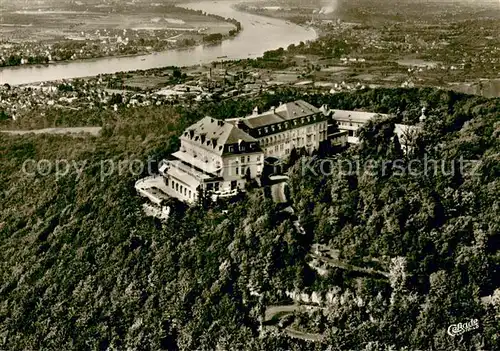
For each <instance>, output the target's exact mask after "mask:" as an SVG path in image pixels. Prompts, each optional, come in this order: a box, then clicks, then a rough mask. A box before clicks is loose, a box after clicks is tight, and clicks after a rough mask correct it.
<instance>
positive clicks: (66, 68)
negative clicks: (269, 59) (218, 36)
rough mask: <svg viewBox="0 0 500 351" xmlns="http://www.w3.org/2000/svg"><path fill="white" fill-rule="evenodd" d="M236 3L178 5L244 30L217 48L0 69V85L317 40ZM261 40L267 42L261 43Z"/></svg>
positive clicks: (248, 54) (193, 61) (230, 56)
mask: <svg viewBox="0 0 500 351" xmlns="http://www.w3.org/2000/svg"><path fill="white" fill-rule="evenodd" d="M235 3H236V1H203V2H199V3H188V4H182V5H180V6H183V7H184V8H187V9H189V10H192V11H195V12H198V13H202V12H205V13H209V14H210V15H215V16H220V17H224V18H234V19H235V20H237V21H238V22H239V23H241V28H244V30H241V31H240V32H239V34H238V35H237V36H235V37H233V38H232V39H231V40H223V41H222V42H220V43H218V44H216V45H197V46H194V47H189V48H182V49H176V50H168V51H163V52H158V53H156V54H151V55H142V56H126V57H104V58H99V59H94V60H91V61H89V60H82V61H70V62H65V63H57V64H52V65H47V66H36V65H31V66H26V65H25V66H20V67H14V68H13V67H8V68H2V69H0V83H1V84H4V83H8V84H10V85H21V84H31V83H35V82H44V81H54V80H63V79H72V78H81V77H88V76H98V75H100V74H113V73H117V72H128V71H135V70H148V69H154V68H160V67H165V66H179V67H182V66H196V65H200V64H210V63H212V62H213V61H220V58H221V57H225V58H224V59H225V60H238V59H247V58H256V57H260V56H262V55H263V54H264V52H266V51H269V50H274V49H276V48H279V47H284V48H286V47H288V46H289V45H290V44H298V43H300V42H308V41H311V40H315V39H316V38H317V36H316V33H315V32H314V31H313V30H311V29H306V28H303V27H300V26H297V25H295V24H292V23H287V22H286V21H282V20H277V19H269V20H268V19H266V20H265V21H264V20H263V17H261V16H255V15H251V14H247V13H243V12H240V11H237V10H235V9H234V8H232V5H234V4H235ZM257 21H258V22H260V24H259V25H252V23H253V24H255V23H256V22H257ZM263 38H265V39H266V40H262V39H263Z"/></svg>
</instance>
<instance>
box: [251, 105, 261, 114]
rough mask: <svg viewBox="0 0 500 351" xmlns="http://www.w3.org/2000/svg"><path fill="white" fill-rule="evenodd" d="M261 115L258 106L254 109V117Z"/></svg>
mask: <svg viewBox="0 0 500 351" xmlns="http://www.w3.org/2000/svg"><path fill="white" fill-rule="evenodd" d="M258 114H259V108H258V107H257V106H255V107H254V109H253V113H252V116H257V115H258Z"/></svg>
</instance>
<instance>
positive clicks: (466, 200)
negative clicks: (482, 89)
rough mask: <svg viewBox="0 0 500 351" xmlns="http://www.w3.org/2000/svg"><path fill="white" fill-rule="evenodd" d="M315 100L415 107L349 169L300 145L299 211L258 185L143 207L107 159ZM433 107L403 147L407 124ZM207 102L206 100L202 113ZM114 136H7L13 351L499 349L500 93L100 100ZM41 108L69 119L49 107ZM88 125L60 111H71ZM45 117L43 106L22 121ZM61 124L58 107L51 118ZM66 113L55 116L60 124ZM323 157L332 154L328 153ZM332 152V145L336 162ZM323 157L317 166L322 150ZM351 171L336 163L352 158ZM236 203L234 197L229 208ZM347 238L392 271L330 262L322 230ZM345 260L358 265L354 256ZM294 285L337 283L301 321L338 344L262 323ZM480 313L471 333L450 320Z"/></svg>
mask: <svg viewBox="0 0 500 351" xmlns="http://www.w3.org/2000/svg"><path fill="white" fill-rule="evenodd" d="M296 98H303V99H305V100H308V101H310V102H311V103H314V104H316V105H321V104H323V103H327V104H329V105H330V106H331V107H333V108H342V109H361V108H364V109H367V110H374V111H377V112H381V113H382V112H384V113H388V112H389V113H396V111H397V110H398V109H399V110H400V111H402V112H403V113H401V114H400V115H398V116H395V117H394V118H391V119H389V120H375V121H373V122H371V123H369V124H368V125H367V126H366V127H365V128H364V130H363V133H362V143H361V145H360V146H359V148H352V149H350V150H348V151H345V152H343V153H341V154H338V155H332V156H330V158H331V159H333V160H334V161H335V162H333V163H332V164H333V165H334V172H331V174H329V175H321V174H318V175H314V174H312V173H311V172H310V171H307V170H306V169H305V166H304V164H311V165H313V166H314V165H317V164H318V163H320V162H321V161H322V160H323V159H324V158H315V159H313V160H312V159H309V158H303V159H299V160H298V161H297V163H296V164H295V165H294V166H293V167H292V169H291V171H290V177H291V179H290V189H291V190H290V193H291V197H292V203H293V206H294V208H295V210H296V212H297V217H298V218H299V219H300V223H301V224H302V225H303V227H304V228H305V230H306V234H305V235H304V234H301V233H300V231H298V230H297V227H296V225H295V224H294V221H295V220H296V218H295V217H294V216H290V215H289V214H286V213H283V212H280V211H279V208H277V207H276V205H275V204H273V203H272V201H271V200H270V199H268V198H267V197H266V196H265V193H266V191H264V190H263V189H254V190H251V191H250V192H249V193H247V194H246V195H245V196H244V198H243V199H242V200H241V201H239V202H233V203H230V204H218V205H214V206H211V207H210V208H204V207H202V206H197V207H193V208H186V207H184V206H181V205H176V206H175V207H174V211H173V213H172V215H171V217H170V218H169V220H168V222H166V223H160V222H159V221H157V220H154V219H151V218H145V217H144V216H143V215H142V213H141V210H140V208H141V202H142V199H140V198H139V197H138V196H137V195H136V194H135V191H134V188H133V185H134V181H135V180H136V179H137V178H139V177H140V175H133V174H131V173H130V172H128V171H126V170H125V171H123V172H121V173H120V172H118V171H116V172H114V173H113V174H111V175H108V176H105V177H103V176H102V173H101V172H102V170H101V168H102V164H103V162H105V161H106V160H115V161H119V160H121V161H123V160H132V159H136V158H137V159H140V160H143V161H146V160H148V159H151V158H152V159H160V158H162V157H164V156H166V155H167V154H168V153H169V152H172V151H173V150H174V149H175V148H176V147H177V139H176V135H178V134H179V133H180V131H181V130H182V129H183V128H185V127H186V126H187V125H189V124H190V123H192V122H193V121H194V120H196V119H198V118H199V117H200V116H202V115H204V114H209V115H211V116H214V117H217V118H224V117H230V116H231V117H232V116H235V115H243V114H245V113H249V112H250V111H251V110H252V109H253V107H255V106H259V107H261V108H269V107H270V106H273V105H274V106H276V105H277V104H279V102H280V101H283V102H284V101H289V100H293V99H296ZM423 103H425V104H426V106H427V110H428V121H427V122H426V125H425V127H424V129H423V131H422V133H421V134H420V136H419V138H418V140H417V141H416V144H415V147H414V148H412V149H411V150H410V152H409V153H407V154H404V153H402V151H401V147H400V146H398V143H397V140H396V139H395V138H394V135H393V132H392V131H393V124H394V123H395V122H401V121H405V122H409V123H416V122H417V121H418V117H419V115H420V111H421V107H422V104H423ZM195 110H196V111H197V112H196V113H193V112H191V111H195ZM75 113H78V114H79V117H81V118H80V122H82V121H83V123H84V124H91V123H90V122H89V121H95V122H96V123H97V124H100V125H104V127H105V128H104V130H103V133H102V136H100V137H70V136H63V135H58V136H55V135H54V136H50V135H26V136H18V137H14V136H6V135H1V136H0V137H1V138H2V139H1V143H0V155H1V158H0V189H2V191H1V192H0V262H1V264H0V277H1V278H0V348H4V349H34V350H35V349H42V348H43V349H89V348H90V349H103V350H104V349H107V348H108V347H112V348H114V349H125V348H131V349H151V350H158V349H168V350H175V349H181V350H194V349H216V348H218V349H238V350H243V349H245V350H246V349H254V350H262V349H279V348H282V349H294V350H299V349H300V350H303V349H311V350H313V349H318V348H323V347H326V345H327V344H328V345H332V346H333V349H338V350H348V349H365V350H385V349H387V348H388V347H390V346H393V347H395V348H396V349H404V348H405V347H406V349H407V350H415V349H422V350H428V349H434V350H456V349H471V350H472V349H487V350H492V349H494V348H495V346H494V345H498V330H499V322H498V319H497V317H496V316H498V313H499V312H500V303H499V301H498V300H499V299H500V296H498V295H499V294H498V290H497V295H495V296H494V297H493V299H492V300H491V301H492V303H489V304H486V303H485V302H484V299H482V298H483V297H485V296H489V295H492V294H494V291H495V289H498V288H499V287H498V263H499V255H498V248H499V240H498V237H499V233H500V222H499V220H498V213H499V208H500V204H499V196H498V195H499V194H500V182H499V180H498V179H499V177H498V176H499V173H500V163H499V161H500V159H499V151H500V145H499V136H500V121H499V119H498V114H499V113H500V103H499V101H498V100H487V99H483V98H479V97H472V96H465V95H458V94H455V93H448V92H444V91H437V90H431V89H424V90H417V89H412V90H403V89H395V90H367V91H362V92H358V93H352V94H338V95H333V96H332V95H309V96H300V95H299V93H296V92H293V91H281V92H277V93H276V94H274V95H263V96H261V97H260V98H259V99H256V100H253V101H252V100H249V99H247V100H235V101H225V102H222V103H218V104H215V103H213V104H210V103H208V104H203V105H199V106H197V108H196V109H194V108H193V109H190V108H180V107H179V108H173V107H172V108H167V107H150V108H143V109H131V110H128V111H125V112H123V113H119V114H118V113H114V112H110V111H105V112H99V113H96V111H95V110H94V111H92V112H89V113H88V116H87V115H85V112H84V111H79V112H75ZM33 118H34V119H36V118H40V119H43V118H46V120H45V121H47V119H48V118H54V119H52V120H51V121H52V122H51V123H53V121H55V120H57V118H56V115H54V116H52V115H51V114H50V113H48V114H46V115H45V116H42V117H39V116H38V115H37V116H36V117H35V116H34V117H33ZM64 121H65V122H67V124H69V125H75V124H77V123H78V118H77V117H76V115H70V112H68V114H67V115H62V116H60V118H59V123H60V124H64V123H63V122H64ZM20 123H26V124H27V125H28V124H29V123H33V124H34V125H36V124H37V123H39V122H37V121H35V120H34V121H32V122H29V121H24V122H20ZM44 123H45V122H44ZM50 125H51V124H50ZM426 156H427V157H432V158H433V159H435V160H445V161H447V162H448V164H450V162H453V161H454V160H456V159H458V158H460V156H463V157H464V158H465V159H467V160H474V161H479V167H478V168H477V170H476V172H475V173H474V174H469V173H467V174H461V173H460V172H453V173H450V172H437V174H436V175H434V174H428V175H417V176H415V175H410V174H398V173H397V172H396V169H394V168H391V167H389V168H388V170H387V171H386V172H381V171H376V172H371V173H369V172H360V173H359V174H339V172H335V167H336V166H335V165H338V164H339V162H340V161H342V162H354V161H359V163H360V164H363V163H364V162H366V161H367V160H376V161H381V160H394V159H398V158H401V160H402V162H403V163H402V165H403V166H404V167H407V166H408V163H409V162H410V161H411V160H415V159H416V160H424V159H425V157H426ZM322 157H325V156H324V155H323V156H322ZM330 158H329V159H330ZM28 159H33V160H36V161H39V160H48V161H49V162H52V163H54V162H55V161H56V160H62V159H65V160H69V161H70V162H73V161H74V162H75V163H76V165H77V166H79V167H80V169H81V170H83V171H81V173H79V171H77V170H75V169H74V168H73V169H72V171H71V172H69V173H68V174H67V175H65V176H63V177H60V178H58V179H57V178H56V176H55V172H54V170H52V171H51V172H49V173H48V175H44V176H43V175H40V174H37V175H29V174H25V173H24V172H23V171H22V169H23V164H24V162H25V161H26V160H28ZM309 161H311V163H308V162H309ZM337 170H338V169H337ZM223 210H227V212H226V211H223ZM314 243H320V244H325V245H328V246H330V247H331V248H333V249H336V250H339V252H340V253H339V255H340V260H342V261H344V262H345V264H346V265H347V264H349V265H353V266H354V265H356V266H360V265H363V264H365V265H367V264H374V265H380V266H381V268H380V269H383V270H386V271H388V278H386V277H381V276H377V275H370V274H364V273H360V272H356V271H354V270H350V269H345V268H342V266H339V267H338V268H336V269H332V270H331V271H330V272H329V273H328V275H326V276H320V275H318V274H317V273H316V272H315V271H314V270H313V269H312V268H311V267H309V265H308V264H307V262H308V252H309V251H310V249H311V245H312V244H314ZM344 267H347V266H344ZM286 291H300V292H306V293H311V292H317V293H318V294H320V295H325V294H327V293H331V294H333V296H334V297H335V298H334V299H333V301H334V302H332V303H331V304H329V305H328V307H326V309H325V312H324V313H323V314H321V313H318V314H316V315H313V317H311V318H306V317H304V318H302V319H300V323H299V324H301V325H307V326H308V329H310V330H314V331H320V332H324V334H325V335H326V342H325V344H324V345H322V346H319V345H314V343H310V342H306V341H301V340H298V339H292V338H289V337H286V336H284V335H283V334H280V333H278V332H270V333H263V334H262V335H261V336H262V337H260V338H259V326H260V321H261V318H262V315H263V312H264V310H265V308H266V306H269V305H276V304H280V303H282V302H283V301H284V300H286V299H287V297H286V294H285V292H286ZM471 318H477V319H478V320H479V323H480V329H479V330H475V331H471V332H469V333H466V334H464V335H463V336H461V337H456V338H453V337H451V336H449V335H447V333H446V330H447V327H448V325H450V324H453V323H458V322H466V321H467V320H470V319H471Z"/></svg>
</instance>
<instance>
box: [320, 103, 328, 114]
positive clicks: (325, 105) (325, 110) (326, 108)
mask: <svg viewBox="0 0 500 351" xmlns="http://www.w3.org/2000/svg"><path fill="white" fill-rule="evenodd" d="M319 110H320V111H321V112H322V113H323V114H324V115H325V116H328V114H329V113H330V108H329V107H328V105H327V104H323V106H321V107H320V109H319Z"/></svg>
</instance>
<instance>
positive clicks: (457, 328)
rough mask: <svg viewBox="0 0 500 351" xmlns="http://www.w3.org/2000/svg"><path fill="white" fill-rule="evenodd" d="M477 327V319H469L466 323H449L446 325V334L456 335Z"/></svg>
mask: <svg viewBox="0 0 500 351" xmlns="http://www.w3.org/2000/svg"><path fill="white" fill-rule="evenodd" d="M478 328H479V321H478V320H477V319H471V320H470V321H469V322H466V323H458V324H451V325H450V326H449V327H448V334H449V335H451V336H458V335H462V334H465V333H467V332H470V331H471V330H475V329H478Z"/></svg>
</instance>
